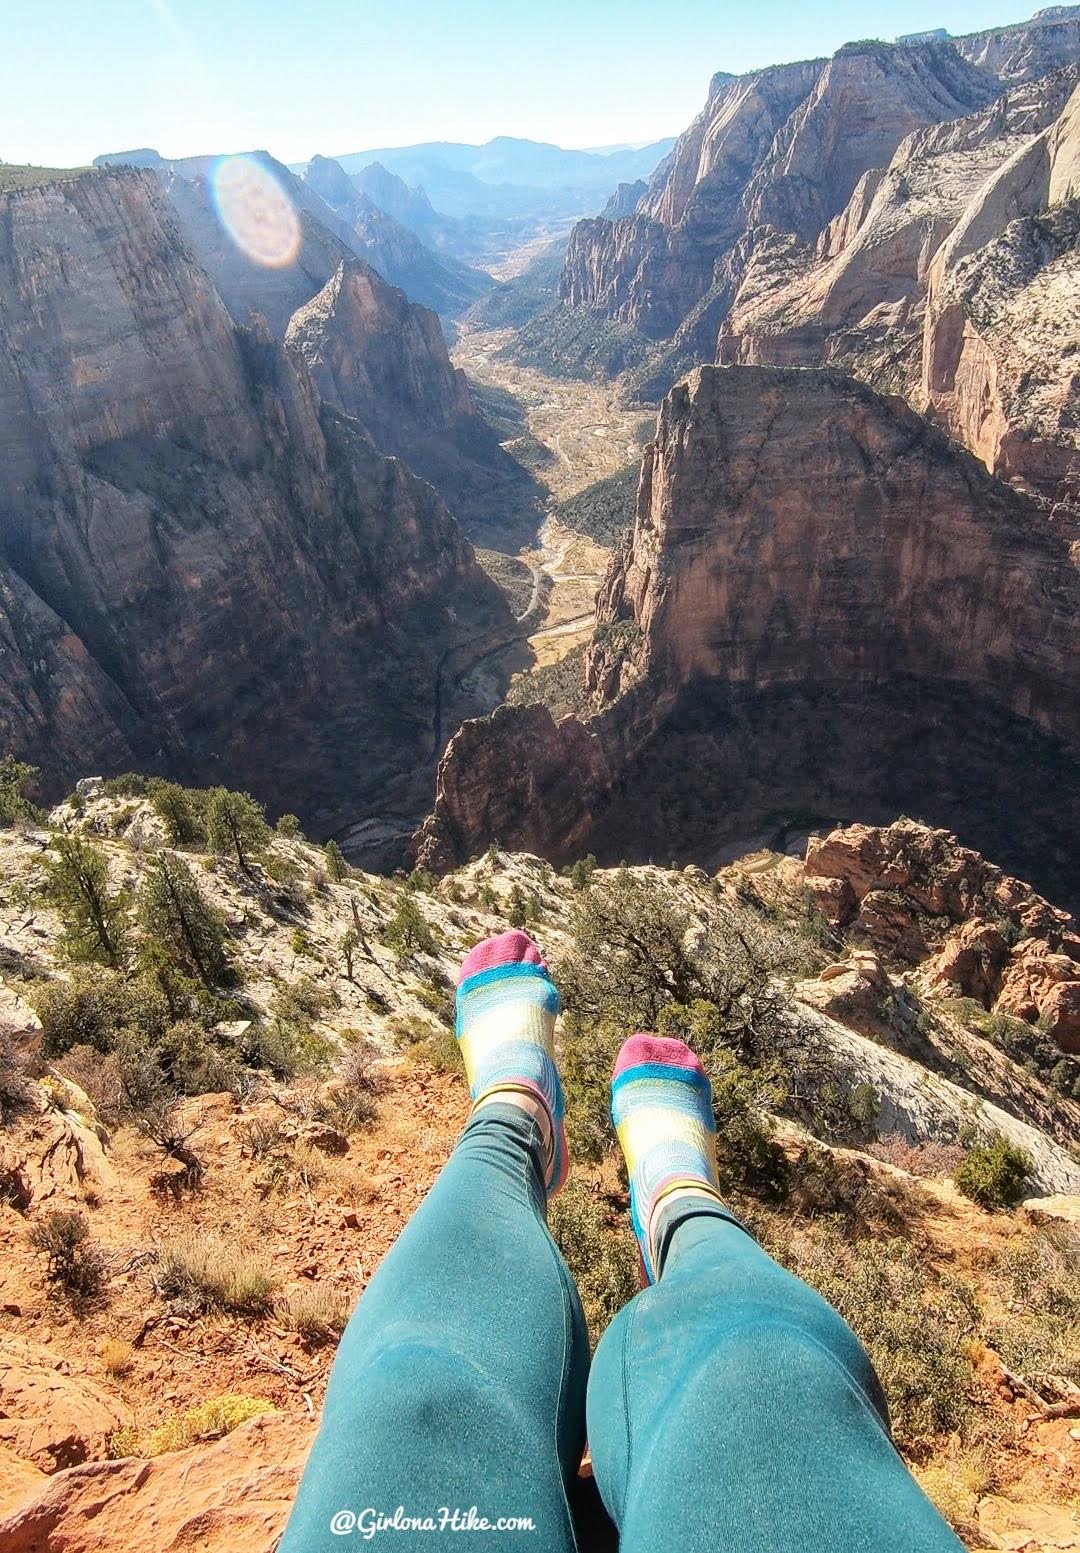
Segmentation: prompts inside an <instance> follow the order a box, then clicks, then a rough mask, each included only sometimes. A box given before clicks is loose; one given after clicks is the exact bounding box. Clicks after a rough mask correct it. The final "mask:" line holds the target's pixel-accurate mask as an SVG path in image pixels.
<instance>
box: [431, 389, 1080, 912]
mask: <svg viewBox="0 0 1080 1553" xmlns="http://www.w3.org/2000/svg"><path fill="white" fill-rule="evenodd" d="M1077 537H1078V536H1077V532H1076V531H1075V529H1073V528H1069V527H1068V526H1067V525H1065V524H1064V522H1063V520H1061V519H1060V518H1059V519H1054V518H1052V517H1051V516H1049V515H1048V514H1047V513H1045V512H1044V511H1043V510H1042V509H1041V508H1040V507H1038V506H1036V505H1035V504H1034V503H1032V502H1031V501H1029V500H1028V499H1026V498H1025V497H1024V496H1022V495H1021V494H1019V493H1017V492H1016V491H1014V490H1013V489H1012V488H1011V487H1009V486H1008V485H1006V484H1004V483H1002V482H1001V481H999V480H996V479H994V478H992V477H991V476H990V475H989V474H987V472H986V471H985V470H984V469H983V468H982V467H981V466H980V465H979V464H978V463H977V462H976V460H975V459H974V458H972V457H971V456H970V455H968V454H967V453H965V452H963V451H961V450H960V449H958V448H957V447H956V446H955V445H954V444H952V443H950V442H949V441H948V439H947V438H946V437H944V436H943V435H942V434H941V433H940V432H939V431H937V430H935V429H934V428H933V427H931V426H930V425H928V424H927V423H926V421H925V420H924V419H923V418H922V417H920V416H918V415H916V414H915V413H913V412H912V411H911V410H909V409H908V408H907V407H906V406H905V405H903V404H902V403H901V402H900V401H898V400H895V399H889V398H885V397H882V396H881V395H879V394H877V393H875V392H874V391H873V390H871V389H869V388H867V387H866V386H864V385H863V384H861V383H858V382H857V381H855V380H853V379H851V378H848V377H845V376H843V375H842V374H839V373H836V372H831V371H816V372H807V371H791V370H780V369H775V368H716V367H705V368H701V369H699V370H698V371H696V372H695V373H693V374H692V375H691V376H690V378H689V379H688V380H687V381H685V382H684V383H681V384H679V385H677V387H676V388H675V389H674V390H673V391H672V393H671V394H670V395H669V396H668V398H667V399H666V401H665V403H664V406H663V408H662V410H661V413H660V418H659V423H658V427H657V435H656V440H655V442H654V443H653V444H652V445H651V447H650V448H649V449H648V450H647V452H646V456H645V460H644V465H643V470H642V480H641V488H640V493H639V499H638V510H637V518H636V521H635V525H634V529H633V533H632V536H631V540H630V543H629V544H628V546H627V547H626V548H625V549H624V550H623V551H621V552H620V553H618V554H617V556H616V558H615V560H614V561H613V563H612V567H611V570H610V571H609V574H608V577H607V579H606V582H605V584H604V587H603V589H602V591H601V594H600V597H599V599H598V603H597V620H596V630H595V633H594V638H593V643H592V646H591V648H590V650H589V653H588V656H587V660H586V670H585V679H586V688H587V690H588V692H589V693H590V695H591V697H592V705H593V707H594V708H595V710H594V713H593V715H592V716H591V717H589V718H587V719H586V720H584V721H583V722H578V721H577V720H575V719H570V720H565V721H563V722H562V723H559V724H557V725H556V724H555V723H554V722H553V720H552V719H551V717H550V714H549V713H547V712H546V711H545V710H544V709H538V708H523V709H521V710H520V711H518V710H516V709H510V711H507V712H504V713H503V714H501V719H502V720H501V721H500V723H499V725H498V738H497V739H495V738H494V737H493V736H492V737H491V744H490V746H487V745H485V729H491V728H492V725H491V724H490V723H484V722H480V723H477V724H472V725H470V727H469V730H468V733H467V734H466V732H465V730H463V731H462V733H461V734H459V735H458V738H457V739H456V740H454V741H452V742H451V745H450V746H449V748H448V750H447V753H446V755H445V757H444V759H443V762H442V766H441V768H440V776H439V787H438V796H437V801H436V806H435V810H434V813H433V816H432V818H431V819H430V820H429V821H428V824H427V826H426V829H425V830H424V832H423V833H422V834H421V836H420V837H419V840H418V846H419V852H420V855H422V856H423V857H425V858H426V859H427V860H428V861H429V862H434V863H445V862H448V861H453V860H456V859H458V858H460V857H461V856H467V855H469V853H471V852H473V851H475V850H478V849H479V848H480V847H482V846H483V845H484V844H486V842H487V841H489V840H491V839H492V833H491V830H490V827H489V819H490V816H489V815H488V814H487V813H486V812H485V810H484V809H483V807H482V805H480V804H478V803H477V802H476V798H475V795H473V794H472V793H471V790H470V782H469V768H470V767H473V768H475V767H476V766H477V763H478V761H479V760H480V759H481V758H483V759H484V760H485V761H486V762H487V765H486V766H485V770H486V777H485V781H486V784H487V785H488V786H490V787H492V788H494V789H495V790H497V791H498V792H499V795H500V796H499V826H500V828H499V834H498V840H499V841H500V843H502V844H504V845H508V846H513V845H516V844H518V842H519V838H520V837H521V836H524V835H526V834H527V835H528V837H529V840H528V843H527V844H528V845H530V846H533V847H536V848H537V849H538V850H542V851H544V852H545V853H547V854H548V855H550V856H553V857H555V858H557V859H558V860H560V861H565V860H567V857H568V854H569V855H572V854H573V853H574V852H575V851H577V852H578V853H580V851H581V850H583V849H585V848H586V847H591V848H592V850H596V851H598V852H599V853H601V854H603V855H606V856H609V857H610V856H615V857H618V856H621V855H622V856H628V857H639V856H646V857H647V856H649V855H653V856H656V857H660V858H663V859H664V860H665V861H666V860H667V859H668V858H669V857H671V856H674V857H680V856H688V855H690V854H691V853H695V854H697V855H698V856H699V857H700V856H710V855H716V856H719V855H720V854H721V853H722V851H723V848H724V847H725V846H727V845H730V844H734V843H736V842H746V841H747V840H749V839H754V838H758V839H761V838H764V837H766V836H768V837H771V838H772V839H774V840H775V839H776V837H777V836H778V835H780V834H781V833H782V832H783V831H784V830H785V828H786V827H788V826H791V825H797V824H798V823H801V822H803V821H810V820H813V821H817V820H820V819H822V818H843V817H845V816H849V817H859V818H865V819H869V820H875V821H877V820H879V819H881V818H885V817H887V815H888V814H889V813H890V812H891V813H893V814H895V813H896V812H897V809H898V808H899V809H906V810H907V811H908V812H911V813H916V814H918V815H920V816H921V817H925V818H927V819H929V820H931V821H933V822H934V823H941V824H948V825H949V826H951V827H952V828H954V829H956V830H958V832H959V833H960V834H961V836H962V838H964V839H967V840H971V841H972V842H973V844H978V845H985V844H986V842H987V839H988V838H996V839H997V840H998V842H999V843H1001V846H1000V847H999V851H1001V848H1002V847H1003V848H1004V851H1003V854H1002V855H1004V856H1005V857H1006V859H1007V861H1008V863H1009V865H1010V866H1018V865H1019V863H1020V862H1022V861H1024V860H1025V859H1026V861H1027V862H1028V863H1029V864H1032V865H1033V867H1031V868H1029V872H1032V873H1034V874H1035V876H1036V877H1037V878H1038V880H1039V881H1040V882H1046V883H1053V884H1055V885H1061V886H1062V887H1063V889H1064V892H1065V894H1066V896H1068V897H1069V898H1070V899H1071V897H1072V895H1073V894H1075V889H1074V884H1073V883H1072V882H1070V881H1072V880H1073V879H1074V876H1075V865H1076V861H1077V858H1078V856H1080V785H1078V779H1080V765H1078V763H1077V758H1078V756H1080V712H1078V706H1080V699H1078V697H1077V683H1076V675H1077V662H1078V657H1077V624H1076V621H1077V608H1078V605H1080V568H1078V556H1080V551H1078V550H1077V549H1076V540H1077ZM519 727H520V730H521V733H520V736H518V732H517V730H518V728H519ZM459 741H461V742H460V743H459ZM556 742H557V743H558V744H561V745H563V746H565V747H567V748H573V749H574V750H575V751H577V752H578V753H577V756H576V760H577V767H576V769H578V770H579V771H580V773H581V776H580V781H579V790H578V800H577V804H576V807H573V808H571V807H569V806H568V805H567V803H566V801H565V795H563V794H557V795H555V798H554V799H552V800H550V801H549V799H548V796H547V792H548V789H547V780H546V778H545V777H544V775H543V771H542V770H541V769H540V767H539V766H538V761H545V762H546V761H547V760H548V759H549V756H548V755H547V754H546V753H545V754H543V755H541V756H539V757H538V756H537V755H536V754H535V753H534V752H535V751H536V750H537V749H538V748H543V749H545V750H547V749H550V748H552V747H555V744H556ZM481 747H484V748H485V749H486V753H485V755H484V756H483V757H481V756H479V755H478V750H479V749H480V748H481ZM537 771H539V772H540V774H539V777H538V778H534V773H536V772H537ZM1018 791H1022V792H1023V794H1024V802H1023V804H1020V805H1018V804H1017V793H1018ZM538 794H539V797H540V799H541V801H540V802H538V801H537V798H538ZM545 816H549V819H545Z"/></svg>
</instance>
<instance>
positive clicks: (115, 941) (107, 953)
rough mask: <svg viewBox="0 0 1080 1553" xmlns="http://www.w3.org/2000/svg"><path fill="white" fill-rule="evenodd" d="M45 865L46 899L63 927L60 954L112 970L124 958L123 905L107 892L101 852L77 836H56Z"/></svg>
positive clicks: (125, 921) (122, 900)
mask: <svg viewBox="0 0 1080 1553" xmlns="http://www.w3.org/2000/svg"><path fill="white" fill-rule="evenodd" d="M51 848H52V852H53V855H52V856H51V857H48V858H47V859H46V865H45V866H46V874H47V879H48V892H49V896H50V898H51V900H52V902H53V904H54V905H55V907H56V910H57V912H58V913H59V915H60V919H61V921H62V922H63V924H64V932H63V938H62V940H61V948H62V950H63V952H64V953H65V954H66V955H67V956H68V958H69V959H72V960H75V961H87V960H95V961H97V962H98V963H100V964H101V965H108V966H111V967H113V969H116V968H118V967H119V966H122V965H123V964H124V963H125V961H126V960H127V957H128V952H129V930H128V919H127V905H128V903H127V900H126V898H125V896H124V895H123V894H122V893H121V892H120V891H116V890H112V889H110V886H109V866H108V862H107V861H106V858H105V854H104V853H103V852H102V851H101V849H100V847H96V846H95V845H94V843H93V842H92V841H88V840H87V839H86V837H85V836H80V835H75V834H73V835H67V836H65V835H57V836H54V837H53V840H52V842H51Z"/></svg>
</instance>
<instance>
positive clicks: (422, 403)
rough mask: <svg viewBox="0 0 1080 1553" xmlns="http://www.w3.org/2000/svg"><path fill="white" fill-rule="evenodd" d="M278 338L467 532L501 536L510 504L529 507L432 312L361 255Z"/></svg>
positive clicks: (520, 480) (518, 471)
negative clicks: (490, 526) (493, 527)
mask: <svg viewBox="0 0 1080 1553" xmlns="http://www.w3.org/2000/svg"><path fill="white" fill-rule="evenodd" d="M285 343H286V348H287V350H288V351H289V352H291V353H292V354H294V355H296V356H298V357H300V358H301V359H302V360H303V362H304V364H305V366H306V367H307V369H308V371H309V372H310V374H311V379H312V381H313V383H314V385H315V387H316V389H317V390H318V393H319V394H320V396H321V398H322V400H323V402H324V403H325V404H328V405H332V406H333V407H334V408H335V409H337V410H341V411H342V412H343V413H344V414H346V415H351V416H354V417H355V418H356V419H357V420H359V421H360V423H361V424H362V425H363V427H364V429H365V430H366V431H367V432H368V434H369V435H370V437H371V439H372V441H373V442H374V443H375V445H376V447H378V448H379V449H380V450H381V451H382V452H385V453H392V454H394V455H395V456H397V457H398V458H402V459H404V460H405V461H406V463H407V464H408V465H409V468H410V469H412V470H413V471H414V472H415V473H416V474H418V475H421V476H422V477H423V478H424V479H425V480H430V482H431V483H432V485H434V486H435V488H436V490H438V492H439V494H440V495H441V496H442V497H443V499H444V501H445V502H446V503H447V505H448V506H449V507H450V509H451V510H452V511H453V512H454V514H455V516H457V517H458V518H459V520H460V521H461V522H462V523H463V524H465V525H466V526H467V527H469V529H470V531H473V530H475V528H476V527H477V526H478V525H482V523H483V521H484V519H485V518H489V519H490V520H492V521H496V522H498V523H499V524H500V528H501V532H502V533H504V534H505V532H506V531H507V529H508V528H509V527H510V526H512V525H511V524H510V523H509V521H508V520H509V517H510V516H511V515H512V514H513V512H514V511H515V509H521V508H522V506H523V505H524V507H525V509H526V510H528V495H529V492H528V485H529V482H528V477H527V476H526V475H525V472H524V470H523V469H522V468H521V466H520V465H519V464H517V463H515V461H514V460H513V459H511V458H510V457H509V455H508V454H506V453H504V452H503V450H502V447H501V446H500V444H499V440H498V438H497V436H496V435H495V433H494V431H492V430H491V428H490V427H489V426H488V424H487V422H486V421H485V420H483V418H482V417H481V416H480V414H479V412H478V411H477V409H476V406H475V404H474V403H473V399H472V395H471V394H470V392H469V387H468V384H467V382H466V380H465V374H464V373H463V372H460V371H457V370H455V368H454V367H452V366H451V364H450V358H449V356H448V355H447V351H446V342H445V340H444V339H443V333H442V328H441V327H440V324H439V320H438V318H437V317H436V316H435V314H434V313H432V312H430V311H429V310H428V309H427V308H426V307H420V306H418V305H417V304H416V303H412V302H409V301H408V299H407V298H406V297H405V295H404V293H403V292H401V291H399V290H398V289H397V288H396V287H394V286H388V285H387V284H386V283H385V282H384V281H383V280H382V279H381V278H380V277H379V276H378V275H377V274H376V273H375V271H374V270H372V269H371V268H370V266H369V265H367V264H365V263H364V262H363V261H362V260H360V259H349V260H347V261H343V262H342V263H341V264H340V265H339V266H338V268H337V270H336V271H335V273H334V274H333V275H332V276H331V277H330V279H329V280H328V281H327V283H326V285H325V286H324V287H323V288H322V290H321V291H320V292H319V293H318V295H317V296H315V297H313V298H312V300H311V301H310V302H309V303H307V304H306V306H304V307H302V308H300V309H299V310H298V311H297V313H296V314H295V316H294V317H293V319H292V322H291V323H290V325H289V328H288V331H287V333H286V336H285Z"/></svg>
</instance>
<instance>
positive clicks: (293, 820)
mask: <svg viewBox="0 0 1080 1553" xmlns="http://www.w3.org/2000/svg"><path fill="white" fill-rule="evenodd" d="M274 829H275V830H276V831H277V833H278V835H279V836H287V837H288V838H289V839H290V840H294V839H299V840H303V835H304V833H303V831H302V830H301V829H300V821H299V820H298V819H297V817H296V815H295V814H279V815H278V820H277V824H276V825H275V826H274Z"/></svg>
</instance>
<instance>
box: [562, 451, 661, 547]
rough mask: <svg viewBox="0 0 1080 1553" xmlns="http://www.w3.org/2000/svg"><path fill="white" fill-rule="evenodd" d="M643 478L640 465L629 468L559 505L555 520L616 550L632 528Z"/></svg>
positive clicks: (589, 486)
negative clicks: (638, 489)
mask: <svg viewBox="0 0 1080 1553" xmlns="http://www.w3.org/2000/svg"><path fill="white" fill-rule="evenodd" d="M640 475H641V467H640V465H639V464H628V465H627V467H626V468H625V469H620V470H618V471H617V473H615V474H613V475H607V476H606V477H605V478H604V479H603V480H596V481H594V482H593V484H592V485H588V486H586V487H585V489H584V490H583V491H578V493H577V495H576V496H570V497H568V498H567V500H566V501H561V502H559V504H558V506H557V507H556V508H555V516H556V517H557V518H558V519H559V521H560V523H565V524H566V526H567V528H572V529H574V530H575V531H576V532H577V533H579V534H586V535H588V537H589V538H590V539H594V540H595V541H596V543H597V544H598V545H611V546H615V545H617V544H618V543H619V540H620V539H621V538H622V537H623V535H624V534H625V533H626V532H627V530H628V529H629V528H630V527H631V525H632V524H633V521H634V505H635V502H636V501H637V488H638V480H639V478H640Z"/></svg>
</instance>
